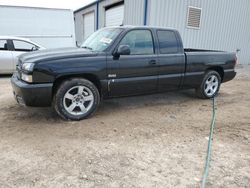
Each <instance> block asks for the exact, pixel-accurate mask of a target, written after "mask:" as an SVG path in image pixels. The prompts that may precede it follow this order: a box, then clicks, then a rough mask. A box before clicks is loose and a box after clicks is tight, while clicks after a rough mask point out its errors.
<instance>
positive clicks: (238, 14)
mask: <svg viewBox="0 0 250 188" xmlns="http://www.w3.org/2000/svg"><path fill="white" fill-rule="evenodd" d="M188 6H194V7H199V8H202V13H201V25H200V29H191V28H188V27H187V11H188ZM249 10H250V1H249V0H241V1H238V0H219V1H218V0H185V1H184V0H175V1H173V0H149V4H148V22H147V24H148V25H154V26H163V27H172V28H176V29H178V30H179V31H180V33H181V36H182V38H183V44H184V46H185V47H189V48H202V49H214V50H226V51H236V49H240V50H241V51H240V52H239V54H238V56H239V60H240V62H241V63H250V35H249V33H250V11H249Z"/></svg>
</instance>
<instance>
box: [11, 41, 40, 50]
mask: <svg viewBox="0 0 250 188" xmlns="http://www.w3.org/2000/svg"><path fill="white" fill-rule="evenodd" d="M13 44H14V48H15V51H24V52H29V51H33V50H35V49H36V48H37V47H36V46H35V45H34V44H31V43H28V42H25V41H21V40H13Z"/></svg>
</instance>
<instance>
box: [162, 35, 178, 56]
mask: <svg viewBox="0 0 250 188" xmlns="http://www.w3.org/2000/svg"><path fill="white" fill-rule="evenodd" d="M157 35H158V39H159V45H160V53H161V54H170V53H177V52H178V46H177V45H178V42H177V39H176V36H175V33H174V32H173V31H157Z"/></svg>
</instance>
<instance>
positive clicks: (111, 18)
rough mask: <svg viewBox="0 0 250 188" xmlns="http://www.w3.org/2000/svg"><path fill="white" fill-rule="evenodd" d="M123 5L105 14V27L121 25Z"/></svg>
mask: <svg viewBox="0 0 250 188" xmlns="http://www.w3.org/2000/svg"><path fill="white" fill-rule="evenodd" d="M123 19H124V5H118V6H115V7H112V8H110V9H108V10H106V12H105V26H106V27H108V26H119V25H121V24H123Z"/></svg>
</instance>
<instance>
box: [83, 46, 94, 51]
mask: <svg viewBox="0 0 250 188" xmlns="http://www.w3.org/2000/svg"><path fill="white" fill-rule="evenodd" d="M82 48H85V49H88V50H93V48H91V47H89V46H82Z"/></svg>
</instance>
